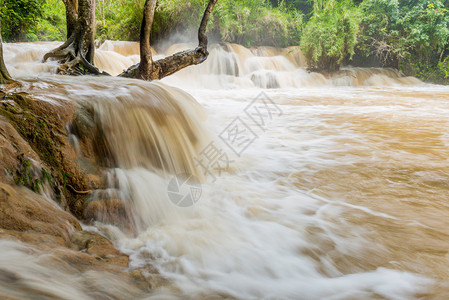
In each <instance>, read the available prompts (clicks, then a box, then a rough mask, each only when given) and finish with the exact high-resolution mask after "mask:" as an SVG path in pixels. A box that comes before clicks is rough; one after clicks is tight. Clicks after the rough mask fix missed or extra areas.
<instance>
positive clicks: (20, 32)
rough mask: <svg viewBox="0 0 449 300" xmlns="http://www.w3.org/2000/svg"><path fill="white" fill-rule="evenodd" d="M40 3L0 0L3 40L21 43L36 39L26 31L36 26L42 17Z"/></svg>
mask: <svg viewBox="0 0 449 300" xmlns="http://www.w3.org/2000/svg"><path fill="white" fill-rule="evenodd" d="M42 4H43V3H42V1H39V0H1V1H0V16H1V20H2V25H3V27H4V33H3V36H4V39H5V40H11V41H22V40H27V39H30V38H31V39H37V36H35V35H34V33H33V32H30V31H29V30H28V29H29V28H30V27H33V26H36V24H37V19H38V18H40V17H41V16H42V12H41V8H42Z"/></svg>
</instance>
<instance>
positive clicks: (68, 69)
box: [44, 0, 105, 75]
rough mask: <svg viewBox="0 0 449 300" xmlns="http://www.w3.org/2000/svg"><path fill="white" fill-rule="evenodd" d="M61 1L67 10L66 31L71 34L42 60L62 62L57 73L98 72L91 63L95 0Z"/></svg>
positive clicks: (81, 73)
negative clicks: (54, 59) (50, 59)
mask: <svg viewBox="0 0 449 300" xmlns="http://www.w3.org/2000/svg"><path fill="white" fill-rule="evenodd" d="M63 1H64V4H65V5H66V12H67V33H69V32H70V33H71V34H70V36H69V37H68V39H67V41H66V42H65V43H64V44H63V45H61V46H60V47H58V48H56V49H54V50H53V51H51V52H49V53H47V54H45V55H44V62H45V61H46V60H47V59H49V58H57V59H59V60H60V61H61V63H62V64H61V65H60V66H59V68H58V73H59V74H70V75H83V74H86V73H90V74H100V71H99V70H98V69H97V68H96V67H95V66H94V65H93V61H94V55H95V45H94V39H95V0H63ZM75 7H76V8H77V9H76V10H75ZM75 12H77V13H75ZM69 19H70V21H69ZM73 24H74V25H73ZM104 74H105V73H104Z"/></svg>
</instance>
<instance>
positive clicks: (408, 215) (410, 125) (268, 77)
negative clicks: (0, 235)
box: [0, 42, 449, 299]
mask: <svg viewBox="0 0 449 300" xmlns="http://www.w3.org/2000/svg"><path fill="white" fill-rule="evenodd" d="M24 45H25V46H23V45H21V46H18V45H16V44H7V45H6V46H5V52H6V54H5V55H6V64H7V65H8V67H9V68H10V71H11V73H12V75H13V76H15V77H21V78H24V76H28V79H27V78H24V79H25V80H28V82H29V84H30V85H31V86H32V87H34V88H32V92H33V94H36V95H38V96H39V95H41V96H44V95H45V94H46V93H49V92H50V91H51V93H52V95H53V96H55V97H60V98H66V99H67V101H76V102H77V103H78V104H79V106H80V107H81V109H80V111H81V112H82V113H83V112H86V111H88V112H90V113H91V114H93V116H92V115H91V116H90V117H92V119H93V120H95V126H96V128H97V131H98V132H101V133H102V134H101V135H99V136H98V137H97V138H96V141H97V142H98V144H97V146H98V149H97V150H96V151H97V154H98V158H99V161H100V163H101V164H102V166H103V167H104V168H105V169H106V171H105V177H107V178H109V185H108V187H107V189H106V190H99V191H97V192H96V193H94V194H93V196H92V199H90V201H96V200H98V198H101V197H104V195H105V194H108V195H109V197H110V198H113V197H116V198H118V199H120V200H121V201H123V202H124V203H125V210H126V212H127V217H126V222H128V226H130V227H131V230H129V231H126V229H124V228H123V227H120V225H117V224H116V225H117V226H118V227H120V229H121V230H122V231H125V234H124V233H117V234H115V235H112V236H111V237H112V238H113V239H114V242H115V244H116V245H117V246H118V247H119V248H120V249H121V250H122V251H124V252H125V253H127V254H129V255H130V258H131V262H130V266H129V268H130V269H131V270H134V269H148V272H147V276H148V277H151V278H162V279H164V280H166V283H165V284H164V285H163V286H161V287H160V288H156V289H155V290H154V291H153V292H152V293H151V294H149V295H146V296H145V297H149V298H152V297H153V298H154V299H186V298H189V299H203V298H204V299H223V298H224V299H234V298H236V299H412V298H418V297H424V298H426V297H427V298H441V297H443V298H444V295H447V294H448V291H449V289H448V288H447V284H448V283H449V282H447V275H448V274H447V270H448V269H449V268H448V267H449V260H448V259H447V250H446V249H448V247H449V244H448V242H447V240H448V239H447V236H448V235H449V229H448V228H449V226H447V225H449V224H447V217H446V215H447V213H448V212H449V207H448V205H447V201H446V200H447V199H448V197H449V192H448V191H449V189H448V184H447V182H448V179H449V173H448V171H447V170H448V166H449V162H448V160H447V157H449V150H448V149H449V147H448V146H449V131H448V129H447V128H449V126H448V125H449V118H448V116H449V102H448V99H449V89H448V88H446V87H441V86H434V85H426V84H423V83H422V82H420V81H419V80H417V79H416V78H411V77H404V76H402V75H401V74H400V73H399V72H397V71H395V70H383V69H357V68H348V69H343V70H342V71H340V72H338V73H336V74H333V75H332V76H325V75H322V74H318V73H308V72H307V71H306V70H305V64H304V58H303V56H302V54H301V52H300V50H299V49H298V48H290V49H275V48H270V47H258V48H255V49H246V48H244V47H242V46H240V45H233V44H227V45H220V46H219V45H216V46H213V47H211V51H210V52H211V54H210V57H209V59H208V60H207V61H206V62H205V63H204V64H202V65H199V66H196V67H190V68H187V69H185V70H183V71H181V72H179V73H177V74H175V75H174V76H171V77H168V78H166V79H164V80H163V81H162V82H158V83H146V82H140V81H135V80H125V79H118V78H95V81H94V82H93V80H92V78H90V77H82V78H76V79H74V78H67V77H61V76H53V75H50V74H49V73H50V72H51V71H53V70H54V69H55V64H54V63H51V62H50V63H47V64H42V63H40V62H39V60H40V55H42V54H43V53H45V51H48V49H51V48H53V46H54V44H24ZM186 47H187V46H186V45H175V46H173V47H172V48H171V49H168V50H167V51H166V53H173V52H176V51H179V50H182V49H185V48H186ZM137 48H138V45H137V44H129V43H126V44H123V43H116V44H114V43H113V42H109V43H108V44H105V45H104V46H102V47H101V48H100V49H99V50H97V57H96V63H97V65H98V66H99V68H100V69H102V70H105V71H107V72H109V73H111V74H118V73H120V72H121V69H122V68H126V67H127V66H129V65H130V64H133V63H135V62H136V61H138V57H137V56H136V55H137V54H138V52H136V49H137ZM19 49H22V50H19ZM25 62H31V63H32V67H30V68H31V70H32V75H30V74H31V72H29V71H28V73H26V71H25V70H24V68H25V66H27V67H28V65H29V63H27V64H25ZM28 70H30V69H28ZM32 76H39V78H40V81H38V82H35V81H34V79H32V78H29V77H32ZM49 86H51V87H52V88H51V89H49V88H48V87H49ZM179 87H180V88H182V89H184V90H186V91H187V92H186V91H183V90H181V89H179ZM262 91H263V92H264V95H265V97H266V99H269V100H270V101H272V102H271V103H272V104H273V103H274V104H275V105H276V107H278V108H279V110H280V113H279V114H277V115H273V116H272V118H271V122H270V123H269V124H266V125H267V126H266V127H260V126H258V125H260V124H257V122H254V119H251V118H250V115H248V114H247V113H246V112H248V107H249V106H248V105H250V104H251V103H253V102H252V101H253V100H254V99H256V97H257V96H258V95H260V93H261V92H262ZM191 95H192V96H191ZM197 101H198V102H197ZM206 116H207V118H206ZM237 117H239V118H240V119H239V120H240V121H241V122H243V123H244V124H245V125H246V126H247V127H246V128H247V132H250V133H252V134H253V140H251V142H250V143H249V144H248V147H246V148H245V149H243V151H241V152H239V155H236V154H235V152H234V151H235V149H231V148H229V147H228V146H227V145H226V143H225V142H224V141H223V139H222V138H220V137H223V136H226V134H228V135H229V131H227V129H229V125H230V124H235V122H236V118H237ZM72 133H73V135H74V137H75V140H79V139H82V136H76V134H77V133H76V132H72ZM211 143H212V144H213V145H215V146H216V150H217V151H219V152H220V155H222V154H225V155H226V157H227V158H229V161H228V162H229V165H228V166H227V168H224V169H222V170H221V169H220V170H214V169H210V170H207V171H206V170H205V169H204V168H203V167H202V166H201V165H200V164H198V159H199V158H204V154H205V153H206V152H205V149H210V145H211ZM233 150H234V151H233ZM237 152H238V151H237ZM209 154H210V153H209ZM179 173H190V174H194V175H195V176H196V177H198V178H199V180H200V181H201V182H202V186H201V187H202V191H201V197H200V199H199V200H198V202H197V203H196V204H195V205H193V206H190V207H178V206H176V205H174V204H173V203H172V202H171V201H170V199H169V194H168V190H167V189H168V185H169V182H170V180H172V179H173V177H174V176H175V175H176V174H179ZM96 226H97V230H100V231H101V230H103V228H104V226H105V225H102V224H101V223H96ZM115 232H120V231H119V230H118V229H116V231H115ZM20 247H24V246H20ZM20 247H19V246H17V245H15V244H14V245H12V244H5V243H3V244H0V248H5V249H7V251H6V252H5V255H4V256H2V259H4V260H5V263H2V266H4V267H2V268H5V270H7V271H10V272H14V273H15V274H23V278H24V280H26V281H32V280H34V279H33V278H37V277H39V276H41V274H42V273H43V272H47V271H46V270H47V269H46V268H47V267H46V266H45V264H44V263H42V262H41V261H40V260H39V259H37V258H36V257H38V254H35V253H26V254H25V253H24V251H23V249H22V248H20ZM19 256H20V257H23V256H26V257H29V259H31V260H32V261H33V263H32V265H30V266H31V267H30V266H29V267H26V266H25V264H23V265H22V264H20V263H17V264H14V266H12V265H11V266H9V264H8V263H7V262H8V259H9V260H14V261H20V259H17V257H19ZM150 266H151V267H150ZM152 268H155V269H156V270H157V271H158V274H154V273H152V272H151V271H150V269H152ZM61 272H63V271H61ZM25 274H29V275H27V276H25ZM48 276H49V277H50V278H53V279H52V280H53V281H51V280H50V282H56V283H57V284H56V285H55V286H57V287H60V293H61V295H60V297H62V298H67V299H69V298H70V297H69V296H68V295H70V293H72V294H73V293H75V292H78V293H80V295H82V297H90V296H89V295H85V294H83V293H84V289H85V287H84V286H83V285H82V283H79V281H78V283H77V285H76V286H70V287H64V286H63V285H62V284H61V283H60V282H59V281H57V280H56V279H57V278H56V277H59V275H57V274H55V275H53V277H52V275H51V274H50V275H48ZM61 276H62V275H61ZM63 276H66V277H67V278H71V277H70V276H71V275H70V273H64V275H63ZM92 276H94V277H95V276H96V275H95V274H92ZM61 278H64V277H61ZM5 282H6V281H5V280H2V279H0V284H1V286H2V287H3V290H2V291H4V290H5V289H6V288H5V286H6V285H4V283H5ZM44 286H45V285H44ZM72 290H75V291H72ZM115 290H116V292H117V293H118V294H117V295H116V297H117V298H120V297H125V298H126V296H123V295H124V294H123V293H126V288H125V287H121V286H118V287H116V289H115ZM8 291H9V292H8V293H12V291H11V289H9V290H8ZM58 293H59V291H58ZM120 293H121V294H120ZM58 295H59V294H58ZM72 298H73V297H72Z"/></svg>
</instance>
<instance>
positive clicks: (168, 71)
mask: <svg viewBox="0 0 449 300" xmlns="http://www.w3.org/2000/svg"><path fill="white" fill-rule="evenodd" d="M156 2H157V0H146V1H145V6H144V12H143V20H142V26H141V29H140V63H139V64H137V65H134V66H132V67H130V68H129V69H128V70H126V71H125V72H123V73H122V74H120V75H119V76H122V77H129V78H138V79H143V80H155V79H162V78H164V77H166V76H169V75H172V74H173V73H176V72H178V71H179V70H182V69H184V68H185V67H188V66H191V65H198V64H200V63H202V62H204V61H205V60H206V59H207V57H208V55H209V52H208V51H207V36H206V26H207V22H208V21H209V16H210V14H211V12H212V10H213V8H214V6H215V3H217V0H209V3H208V5H207V7H206V10H205V11H204V15H203V19H202V20H201V24H200V27H199V29H198V47H196V48H195V49H192V50H187V51H183V52H178V53H175V54H173V55H172V56H168V57H165V58H163V59H160V60H157V61H153V57H152V54H151V44H150V33H151V27H152V25H153V20H154V11H155V9H156Z"/></svg>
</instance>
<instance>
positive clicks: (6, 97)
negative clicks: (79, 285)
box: [0, 90, 151, 299]
mask: <svg viewBox="0 0 449 300" xmlns="http://www.w3.org/2000/svg"><path fill="white" fill-rule="evenodd" d="M48 100H50V101H43V100H39V99H36V98H35V97H33V96H31V95H29V94H27V93H22V92H7V91H5V90H0V243H1V242H5V241H14V242H17V243H21V244H24V245H26V247H30V249H34V250H33V251H43V252H44V253H47V252H48V253H50V252H51V255H50V256H49V257H50V258H49V260H50V262H49V263H50V266H51V267H54V268H62V269H65V270H66V271H67V270H69V272H72V273H75V274H79V275H80V276H83V274H86V272H100V273H102V274H103V275H104V276H106V277H107V278H110V279H111V280H112V281H111V282H114V280H116V281H117V282H120V284H122V285H126V288H125V289H126V290H127V296H128V297H129V296H130V295H136V296H137V295H138V294H141V293H146V292H148V291H149V290H150V288H151V283H150V282H148V280H147V279H145V277H144V276H142V274H141V273H139V272H136V271H134V272H128V271H127V267H128V262H129V259H128V256H127V255H125V254H123V253H121V252H120V251H119V250H117V249H116V248H114V245H113V244H112V243H111V241H109V240H108V239H107V238H106V237H104V236H102V235H100V234H97V233H93V232H88V231H83V230H82V227H81V225H80V223H79V221H78V220H80V219H81V218H82V216H83V211H84V208H85V204H86V200H87V197H88V194H89V190H91V189H95V188H98V186H99V185H101V182H100V180H99V179H98V178H100V177H99V175H98V173H99V172H97V170H96V169H95V167H93V166H94V165H93V164H92V165H91V166H89V168H86V167H85V166H81V164H80V163H79V160H78V158H77V155H76V153H75V151H74V149H73V147H72V146H71V145H70V143H69V139H68V133H67V130H66V128H67V125H68V124H69V123H70V122H71V120H72V119H75V118H76V107H75V104H73V103H67V102H63V103H62V100H58V99H48ZM87 169H89V170H88V171H87ZM0 269H2V267H0ZM0 271H1V270H0ZM4 271H5V272H6V270H4ZM5 272H3V274H6V273H7V272H6V273H5ZM0 273H1V272H0ZM10 275H11V276H6V277H5V278H6V279H7V280H12V279H14V278H15V279H14V280H19V279H20V275H18V274H10ZM3 277H4V276H3ZM3 277H2V276H0V284H1V281H2V280H3V279H5V278H3ZM8 278H9V279H8ZM11 278H12V279H11ZM6 279H5V280H6ZM93 281H94V282H95V280H93ZM93 285H95V284H94V283H90V284H89V286H90V287H89V289H90V290H92V292H93V293H99V295H103V296H104V297H105V298H107V299H114V298H117V295H113V294H111V293H110V291H106V290H104V289H106V287H107V286H108V285H104V284H100V283H99V282H98V284H97V285H95V286H93ZM35 292H36V291H35ZM37 293H38V292H37ZM4 296H7V295H4ZM47 296H48V295H47ZM103 296H102V297H103ZM122 296H123V295H122ZM1 297H2V295H1V291H0V298H1ZM102 297H99V298H100V299H102Z"/></svg>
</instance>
